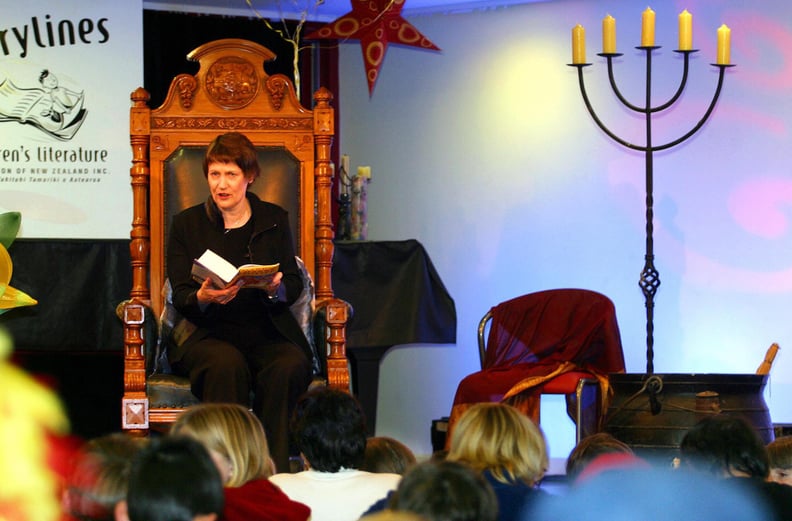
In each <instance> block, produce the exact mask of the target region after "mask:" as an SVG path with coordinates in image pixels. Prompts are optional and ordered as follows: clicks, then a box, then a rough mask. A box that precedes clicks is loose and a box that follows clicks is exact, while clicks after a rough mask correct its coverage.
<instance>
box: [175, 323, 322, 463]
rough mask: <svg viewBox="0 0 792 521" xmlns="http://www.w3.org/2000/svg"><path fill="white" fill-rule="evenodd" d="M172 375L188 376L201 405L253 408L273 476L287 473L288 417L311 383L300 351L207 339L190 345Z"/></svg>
mask: <svg viewBox="0 0 792 521" xmlns="http://www.w3.org/2000/svg"><path fill="white" fill-rule="evenodd" d="M174 370H175V371H177V372H179V373H182V374H184V375H187V376H189V378H190V385H191V387H192V392H193V394H195V396H197V397H198V398H199V399H200V400H201V401H205V402H229V403H238V404H242V405H244V406H246V407H251V409H252V410H253V412H254V413H255V414H256V416H258V418H259V419H260V420H261V423H262V425H263V426H264V431H265V432H266V435H267V443H268V444H269V449H270V454H271V455H272V459H273V460H274V461H275V466H276V467H277V471H278V472H289V453H290V450H289V439H290V438H289V418H290V416H291V412H292V411H293V410H294V406H295V404H296V403H297V399H298V398H299V397H300V396H301V395H302V394H303V393H304V392H305V391H306V390H307V389H308V386H309V385H310V383H311V364H310V362H309V361H308V359H307V358H306V357H305V354H304V353H303V351H302V349H300V347H299V346H297V345H295V344H292V343H289V342H279V343H272V344H266V345H260V346H254V347H247V348H243V349H240V348H237V347H236V346H234V345H233V344H231V343H229V342H226V341H223V340H218V339H216V338H212V337H208V338H204V339H202V340H200V341H198V342H196V343H195V344H193V345H191V346H190V347H189V348H188V349H187V352H186V353H185V355H184V357H183V358H182V359H181V360H180V361H179V362H178V363H177V364H176V365H175V366H174ZM251 391H252V393H253V399H252V403H251Z"/></svg>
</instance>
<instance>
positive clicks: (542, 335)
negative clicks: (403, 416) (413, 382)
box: [447, 289, 624, 442]
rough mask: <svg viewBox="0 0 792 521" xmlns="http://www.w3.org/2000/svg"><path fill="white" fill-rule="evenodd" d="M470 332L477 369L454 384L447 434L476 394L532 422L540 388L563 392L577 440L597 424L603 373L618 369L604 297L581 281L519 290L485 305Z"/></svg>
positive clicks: (604, 390) (610, 310)
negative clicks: (476, 346)
mask: <svg viewBox="0 0 792 521" xmlns="http://www.w3.org/2000/svg"><path fill="white" fill-rule="evenodd" d="M488 323H489V335H488V337H487V342H486V346H485V343H484V335H485V329H486V327H487V325H488ZM478 337H479V355H480V358H481V371H477V372H475V373H473V374H470V375H468V376H466V377H465V378H464V379H463V380H462V381H461V382H460V383H459V386H458V387H457V392H456V396H455V397H454V405H453V407H452V409H451V415H450V418H449V425H448V437H447V442H448V441H450V439H451V436H450V435H451V431H452V429H453V425H454V423H455V422H456V420H457V419H458V418H459V417H460V416H461V414H462V413H463V412H464V411H465V410H466V409H467V408H468V407H470V406H471V405H473V404H475V403H479V402H500V401H503V402H506V403H509V404H511V405H514V406H515V407H517V408H518V409H520V410H521V411H522V412H523V413H525V414H526V415H528V416H529V417H531V418H532V419H533V420H534V421H535V422H536V423H537V424H538V423H539V401H540V396H541V395H542V394H564V395H566V397H567V412H568V413H569V416H570V417H571V418H572V420H573V421H574V422H575V424H576V440H577V441H579V440H580V439H581V438H582V437H584V436H586V435H588V434H592V433H594V432H597V431H598V430H599V428H600V424H601V418H602V412H603V411H605V407H606V403H607V399H608V395H609V385H608V374H609V373H623V372H624V355H623V353H622V344H621V336H620V334H619V326H618V323H617V321H616V310H615V307H614V305H613V302H611V300H610V299H609V298H608V297H606V296H605V295H602V294H600V293H597V292H594V291H590V290H584V289H552V290H546V291H539V292H536V293H529V294H526V295H522V296H520V297H516V298H514V299H511V300H507V301H505V302H501V303H500V304H498V305H496V306H494V307H493V308H492V309H490V310H489V311H488V312H487V314H486V315H484V317H483V318H482V319H481V322H480V324H479V330H478Z"/></svg>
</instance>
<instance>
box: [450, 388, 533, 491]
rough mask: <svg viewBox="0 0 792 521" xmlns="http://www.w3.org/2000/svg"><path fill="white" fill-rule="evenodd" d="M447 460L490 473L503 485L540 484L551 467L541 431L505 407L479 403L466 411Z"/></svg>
mask: <svg viewBox="0 0 792 521" xmlns="http://www.w3.org/2000/svg"><path fill="white" fill-rule="evenodd" d="M447 459H449V460H452V461H462V462H464V463H467V464H468V465H470V466H471V467H473V468H474V469H476V470H479V471H484V470H486V471H489V472H490V473H491V474H492V476H493V477H494V478H495V479H496V480H498V481H501V482H504V483H508V482H514V481H523V482H525V483H528V484H529V485H533V484H535V483H537V482H538V481H540V480H541V479H542V477H543V476H544V473H545V471H546V470H547V467H548V465H549V461H548V456H547V445H546V443H545V438H544V435H543V434H542V431H541V430H540V429H539V427H538V426H537V425H536V424H535V423H534V422H533V421H531V419H530V418H528V417H527V416H526V415H524V414H522V413H520V411H518V410H517V409H515V408H514V407H512V406H510V405H506V404H504V403H477V404H475V405H473V406H472V407H470V408H469V409H468V410H466V411H465V412H464V413H463V414H462V416H461V417H460V418H459V421H458V422H457V424H456V426H455V427H454V431H453V434H452V435H451V445H450V450H449V452H448V456H447Z"/></svg>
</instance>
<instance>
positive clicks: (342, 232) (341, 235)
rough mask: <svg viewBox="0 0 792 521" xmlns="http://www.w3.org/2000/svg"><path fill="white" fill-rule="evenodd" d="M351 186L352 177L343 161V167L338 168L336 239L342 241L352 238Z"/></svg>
mask: <svg viewBox="0 0 792 521" xmlns="http://www.w3.org/2000/svg"><path fill="white" fill-rule="evenodd" d="M351 187H352V178H351V177H349V173H348V172H347V171H346V168H345V167H344V165H343V163H342V164H341V168H339V170H338V199H336V202H337V203H338V228H337V229H336V239H337V240H340V241H348V240H349V239H351V238H352V213H351V205H352V198H351V196H350V189H351Z"/></svg>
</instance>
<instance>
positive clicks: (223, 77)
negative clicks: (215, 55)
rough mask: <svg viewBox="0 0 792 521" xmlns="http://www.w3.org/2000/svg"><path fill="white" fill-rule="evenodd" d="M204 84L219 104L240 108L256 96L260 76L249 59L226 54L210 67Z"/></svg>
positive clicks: (229, 107)
mask: <svg viewBox="0 0 792 521" xmlns="http://www.w3.org/2000/svg"><path fill="white" fill-rule="evenodd" d="M204 85H205V88H206V92H207V94H208V95H209V97H210V98H211V99H212V101H214V102H215V103H216V104H217V105H219V106H220V107H223V108H226V109H238V108H242V107H244V106H246V105H248V104H249V103H250V102H251V101H253V98H255V97H256V93H257V92H258V76H257V74H256V69H255V68H254V67H253V64H252V63H250V62H249V61H247V60H245V59H242V58H239V57H237V56H226V57H223V58H220V59H219V60H217V61H215V62H214V63H213V64H212V65H211V66H210V67H209V70H208V71H207V73H206V80H205V84H204Z"/></svg>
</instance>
